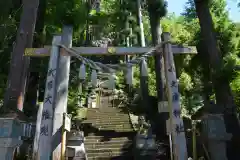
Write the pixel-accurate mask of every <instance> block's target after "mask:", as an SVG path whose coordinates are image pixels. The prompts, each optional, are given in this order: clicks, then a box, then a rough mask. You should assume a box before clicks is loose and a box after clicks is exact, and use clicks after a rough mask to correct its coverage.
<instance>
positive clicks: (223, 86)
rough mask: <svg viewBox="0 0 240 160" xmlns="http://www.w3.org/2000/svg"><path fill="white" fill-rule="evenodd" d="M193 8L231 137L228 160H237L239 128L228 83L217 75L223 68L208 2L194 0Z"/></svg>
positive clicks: (239, 143)
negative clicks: (194, 7)
mask: <svg viewBox="0 0 240 160" xmlns="http://www.w3.org/2000/svg"><path fill="white" fill-rule="evenodd" d="M195 6H196V12H197V15H198V18H199V22H200V26H201V32H202V35H203V38H204V42H205V47H206V48H207V51H208V55H207V57H206V59H209V64H210V67H211V69H212V73H211V77H212V81H213V85H214V89H215V93H216V100H217V104H218V107H219V109H220V110H221V111H222V112H223V114H224V120H225V125H226V130H227V132H228V133H232V135H233V137H232V139H231V141H230V142H228V143H227V154H228V159H229V160H230V159H231V160H235V159H236V160H237V159H239V157H240V152H239V149H240V138H239V135H240V126H239V122H238V118H237V115H236V105H235V104H234V99H233V95H232V92H231V88H230V86H229V82H228V80H227V79H226V78H225V77H223V76H220V77H221V79H220V78H219V75H217V74H219V73H220V72H219V69H221V68H222V67H223V59H222V57H221V55H220V50H219V48H218V46H217V40H216V37H215V35H214V27H213V21H212V17H211V14H210V11H209V6H208V1H207V0H195Z"/></svg>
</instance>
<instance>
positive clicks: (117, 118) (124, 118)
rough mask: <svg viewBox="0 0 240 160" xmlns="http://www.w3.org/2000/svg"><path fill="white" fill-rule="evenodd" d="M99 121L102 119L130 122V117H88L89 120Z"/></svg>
mask: <svg viewBox="0 0 240 160" xmlns="http://www.w3.org/2000/svg"><path fill="white" fill-rule="evenodd" d="M89 119H91V120H98V119H102V120H123V121H124V120H129V116H122V117H114V116H112V117H111V116H108V117H107V116H105V117H101V116H97V115H96V116H94V117H89V116H87V120H89Z"/></svg>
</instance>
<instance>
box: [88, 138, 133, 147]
mask: <svg viewBox="0 0 240 160" xmlns="http://www.w3.org/2000/svg"><path fill="white" fill-rule="evenodd" d="M128 143H131V144H132V143H133V140H130V139H120V138H118V139H110V140H101V139H88V140H85V141H84V145H85V146H92V145H106V146H108V145H111V146H112V145H116V146H119V145H123V144H128Z"/></svg>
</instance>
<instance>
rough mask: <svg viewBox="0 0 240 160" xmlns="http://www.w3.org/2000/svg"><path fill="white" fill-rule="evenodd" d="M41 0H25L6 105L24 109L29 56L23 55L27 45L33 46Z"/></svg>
mask: <svg viewBox="0 0 240 160" xmlns="http://www.w3.org/2000/svg"><path fill="white" fill-rule="evenodd" d="M38 4H39V0H24V1H23V12H22V15H21V22H20V26H19V29H18V33H17V40H16V45H15V46H14V48H13V53H12V59H11V66H10V72H9V76H8V84H7V91H6V94H5V97H4V107H5V108H7V109H12V110H16V109H18V110H22V109H23V101H24V94H25V86H26V80H27V72H28V66H29V62H30V58H29V57H23V55H24V50H25V48H26V47H31V46H32V39H33V32H34V29H35V23H36V15H37V9H38Z"/></svg>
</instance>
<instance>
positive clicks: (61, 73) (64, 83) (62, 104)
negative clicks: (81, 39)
mask: <svg viewBox="0 0 240 160" xmlns="http://www.w3.org/2000/svg"><path fill="white" fill-rule="evenodd" d="M72 32H73V28H72V27H70V26H64V27H63V33H62V44H64V45H65V46H66V47H72ZM69 72H70V56H63V55H61V56H60V57H59V60H58V68H57V73H56V97H55V99H54V109H55V110H54V117H53V132H52V136H53V141H52V143H53V144H52V145H53V146H52V148H53V155H52V159H53V160H60V159H61V140H62V139H66V138H65V137H64V136H65V135H62V130H61V128H62V125H63V114H64V113H66V112H67V98H68V81H69Z"/></svg>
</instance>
